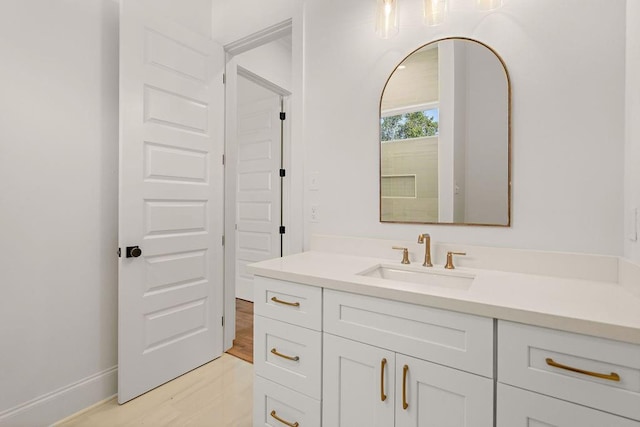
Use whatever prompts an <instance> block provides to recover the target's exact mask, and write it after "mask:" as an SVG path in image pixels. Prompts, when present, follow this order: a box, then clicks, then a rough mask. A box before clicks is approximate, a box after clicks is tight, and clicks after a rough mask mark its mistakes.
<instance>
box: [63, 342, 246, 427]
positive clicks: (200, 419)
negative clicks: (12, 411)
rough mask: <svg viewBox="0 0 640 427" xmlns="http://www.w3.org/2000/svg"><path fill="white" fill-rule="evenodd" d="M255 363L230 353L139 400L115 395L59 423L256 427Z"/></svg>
mask: <svg viewBox="0 0 640 427" xmlns="http://www.w3.org/2000/svg"><path fill="white" fill-rule="evenodd" d="M252 400H253V365H251V364H249V363H247V362H245V361H243V360H240V359H238V358H236V357H233V356H230V355H228V354H223V355H222V357H220V358H218V359H216V360H214V361H213V362H210V363H207V364H206V365H203V366H201V367H200V368H198V369H195V370H193V371H191V372H189V373H186V374H184V375H182V376H181V377H179V378H176V379H175V380H173V381H170V382H168V383H166V384H164V385H162V386H160V387H158V388H156V389H154V390H151V391H150V392H148V393H146V394H144V395H142V396H140V397H137V398H136V399H134V400H132V401H130V402H128V403H125V404H124V405H118V402H117V401H116V400H115V398H114V399H112V400H109V401H107V402H105V403H102V404H100V405H97V406H94V407H92V408H90V409H88V410H87V411H85V412H83V413H80V414H77V415H75V416H73V417H72V418H67V419H66V420H63V421H61V422H60V423H58V424H56V426H58V427H62V426H64V427H80V426H86V427H132V426H142V425H145V426H154V427H156V426H157V427H161V426H203V427H204V426H211V427H250V426H251V424H252V408H253V405H252Z"/></svg>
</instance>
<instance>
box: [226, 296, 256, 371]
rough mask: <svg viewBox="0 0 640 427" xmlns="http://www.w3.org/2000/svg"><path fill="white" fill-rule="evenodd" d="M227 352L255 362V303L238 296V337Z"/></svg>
mask: <svg viewBox="0 0 640 427" xmlns="http://www.w3.org/2000/svg"><path fill="white" fill-rule="evenodd" d="M227 353H229V354H230V355H232V356H236V357H239V358H240V359H242V360H245V361H247V362H249V363H253V303H252V302H249V301H245V300H241V299H239V298H236V339H234V340H233V347H231V348H230V349H229V350H228V351H227Z"/></svg>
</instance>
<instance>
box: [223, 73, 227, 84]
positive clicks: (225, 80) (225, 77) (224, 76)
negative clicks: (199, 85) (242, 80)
mask: <svg viewBox="0 0 640 427" xmlns="http://www.w3.org/2000/svg"><path fill="white" fill-rule="evenodd" d="M222 84H223V85H226V84H227V74H226V73H222Z"/></svg>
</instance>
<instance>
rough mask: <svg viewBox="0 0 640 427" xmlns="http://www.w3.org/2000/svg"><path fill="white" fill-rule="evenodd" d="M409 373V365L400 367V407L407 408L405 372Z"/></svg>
mask: <svg viewBox="0 0 640 427" xmlns="http://www.w3.org/2000/svg"><path fill="white" fill-rule="evenodd" d="M408 373H409V367H408V366H407V365H404V367H403V368H402V409H407V408H408V407H409V403H408V402H407V374H408Z"/></svg>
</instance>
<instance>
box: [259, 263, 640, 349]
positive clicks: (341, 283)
mask: <svg viewBox="0 0 640 427" xmlns="http://www.w3.org/2000/svg"><path fill="white" fill-rule="evenodd" d="M248 270H249V272H250V273H253V274H255V275H257V276H263V277H268V278H272V279H279V280H284V281H288V282H297V283H301V284H304V285H309V286H316V287H321V288H324V289H331V290H336V291H341V292H349V293H354V294H358V295H364V296H371V297H377V298H386V299H390V300H394V301H399V302H405V303H410V304H417V305H422V306H427V307H433V308H439V309H444V310H450V311H456V312H461V313H466V314H471V315H476V316H482V317H490V318H494V319H498V320H504V321H510V322H518V323H524V324H528V325H533V326H539V327H544V328H549V329H556V330H560V331H566V332H573V333H578V334H584V335H590V336H595V337H600V338H606V339H612V340H617V341H622V342H628V343H633V344H640V328H634V327H629V326H624V325H616V324H609V323H604V322H599V321H592V320H587V319H580V318H575V317H571V316H563V315H558V314H549V313H540V312H536V311H532V310H525V309H521V308H515V307H508V306H502V305H496V304H487V303H483V302H475V301H465V300H462V299H456V298H451V297H442V296H437V295H430V294H427V293H418V292H411V291H407V290H398V289H391V288H383V287H372V286H369V285H363V284H359V283H355V282H352V281H348V280H338V279H333V278H329V277H318V276H313V275H307V274H302V273H298V272H291V271H282V270H276V269H271V268H265V267H260V266H256V265H255V264H254V265H250V266H248Z"/></svg>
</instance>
